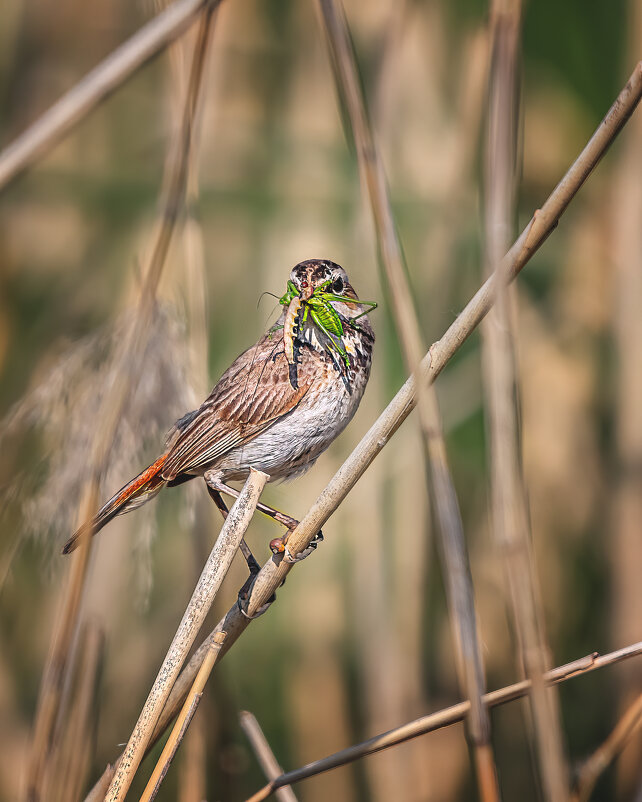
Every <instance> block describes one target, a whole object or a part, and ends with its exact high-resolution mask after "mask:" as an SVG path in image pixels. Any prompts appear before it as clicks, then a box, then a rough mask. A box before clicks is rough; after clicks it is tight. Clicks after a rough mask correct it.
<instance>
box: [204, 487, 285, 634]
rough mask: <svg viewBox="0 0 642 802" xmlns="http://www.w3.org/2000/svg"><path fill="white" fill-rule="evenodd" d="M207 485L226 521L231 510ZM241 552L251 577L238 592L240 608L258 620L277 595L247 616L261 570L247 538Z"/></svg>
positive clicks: (219, 495)
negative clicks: (255, 582)
mask: <svg viewBox="0 0 642 802" xmlns="http://www.w3.org/2000/svg"><path fill="white" fill-rule="evenodd" d="M206 484H207V492H208V493H209V494H210V497H211V498H212V499H213V500H214V503H215V504H216V506H217V507H218V508H219V510H220V513H221V515H222V516H223V520H225V519H226V518H227V516H228V514H229V510H228V509H227V505H226V504H225V502H224V501H223V498H222V497H221V494H220V493H219V491H218V490H216V489H215V488H213V487H211V486H210V483H209V482H208V481H207V480H206ZM240 548H241V552H242V554H243V556H244V557H245V562H246V563H247V567H248V568H249V570H250V575H249V576H248V578H247V579H246V580H245V582H244V583H243V587H242V588H241V589H240V590H239V592H238V601H237V604H238V608H239V610H240V611H241V613H243V615H244V616H246V617H250V618H258V617H259V616H260V615H263V613H264V612H266V610H267V609H268V607H269V606H270V605H271V604H272V602H273V601H274V600H275V599H276V593H273V594H272V597H271V598H270V599H268V600H267V602H266V603H265V604H264V605H263V606H262V607H260V608H259V609H258V610H257V611H256V613H255V614H254V615H253V616H247V613H246V612H245V608H246V607H247V600H248V599H249V597H250V591H251V590H252V585H253V584H254V580H255V579H256V575H257V574H258V572H259V571H260V570H261V568H260V566H259V564H258V562H257V561H256V559H255V557H254V555H253V554H252V551H251V549H250V547H249V546H248V545H247V543H246V541H245V538H242V540H241V547H240Z"/></svg>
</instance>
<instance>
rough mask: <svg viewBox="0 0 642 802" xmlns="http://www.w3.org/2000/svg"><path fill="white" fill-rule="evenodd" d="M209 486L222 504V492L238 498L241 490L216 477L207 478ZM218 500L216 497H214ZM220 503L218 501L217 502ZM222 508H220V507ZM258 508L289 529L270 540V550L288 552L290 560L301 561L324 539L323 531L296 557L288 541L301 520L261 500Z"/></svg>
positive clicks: (276, 552)
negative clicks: (292, 554)
mask: <svg viewBox="0 0 642 802" xmlns="http://www.w3.org/2000/svg"><path fill="white" fill-rule="evenodd" d="M207 487H208V490H209V492H210V495H211V496H212V498H214V495H213V492H212V491H214V492H215V493H216V494H217V495H218V497H219V499H221V504H224V502H223V499H222V498H221V495H220V494H221V493H225V494H227V495H228V496H233V497H234V498H238V496H239V491H238V490H235V489H234V488H233V487H230V486H229V485H226V484H225V483H224V482H221V481H219V480H216V479H209V480H207ZM214 500H215V501H216V499H214ZM216 503H217V504H218V502H216ZM219 509H220V508H219ZM256 509H257V510H258V511H259V512H262V513H263V514H264V515H267V516H268V517H270V518H272V519H273V520H275V521H278V523H280V524H281V525H282V526H285V528H286V529H287V530H288V531H287V533H286V534H285V535H284V536H283V537H275V538H274V539H273V540H271V541H270V550H271V551H272V553H273V554H283V552H285V553H286V558H288V562H300V561H301V560H304V559H305V558H306V557H308V556H309V555H310V554H312V552H313V551H314V550H315V549H316V547H317V546H318V545H319V543H321V542H322V541H323V532H318V533H317V535H316V536H315V538H314V540H313V541H312V542H311V543H310V545H309V546H308V548H307V549H304V550H303V551H302V552H301V553H300V554H297V556H296V557H292V556H291V555H290V554H289V552H288V551H287V546H286V544H287V542H288V537H289V536H290V533H291V532H293V531H294V530H295V529H296V528H297V526H298V525H299V521H297V519H296V518H292V516H291V515H286V513H284V512H281V511H280V510H275V509H274V508H273V507H268V505H267V504H262V503H261V502H259V503H258V504H257V505H256Z"/></svg>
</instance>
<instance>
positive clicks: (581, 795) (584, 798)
mask: <svg viewBox="0 0 642 802" xmlns="http://www.w3.org/2000/svg"><path fill="white" fill-rule="evenodd" d="M640 729H642V694H640V695H639V696H638V697H637V698H636V699H635V701H634V702H633V704H631V705H630V706H629V708H628V709H627V710H626V712H625V713H624V715H623V716H622V717H621V718H620V720H619V721H618V723H617V724H616V725H615V728H614V729H613V731H612V732H611V734H610V735H609V737H608V738H607V739H606V740H605V741H604V743H603V744H602V745H601V746H600V747H599V748H598V749H596V750H595V752H593V754H592V755H591V756H590V757H589V759H588V760H586V761H585V762H584V764H583V765H582V767H581V768H580V770H579V773H578V777H577V782H576V788H575V791H574V792H573V793H572V794H571V796H570V798H569V802H588V800H589V799H590V797H591V794H592V793H593V789H594V788H595V784H596V783H597V781H598V780H599V778H600V775H601V774H602V773H603V772H604V771H605V770H606V769H607V768H608V767H609V766H610V764H611V763H613V761H614V760H615V759H616V758H617V756H618V755H619V754H620V752H621V751H622V750H623V749H624V747H625V746H626V745H627V744H628V743H629V742H630V740H631V739H632V738H633V737H634V736H635V735H636V734H637V733H638V732H639V731H640Z"/></svg>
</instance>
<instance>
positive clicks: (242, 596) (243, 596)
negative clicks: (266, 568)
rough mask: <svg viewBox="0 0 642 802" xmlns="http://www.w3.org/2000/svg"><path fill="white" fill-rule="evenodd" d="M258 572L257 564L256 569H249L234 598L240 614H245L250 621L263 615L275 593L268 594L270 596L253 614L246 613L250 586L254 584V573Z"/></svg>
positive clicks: (274, 598)
mask: <svg viewBox="0 0 642 802" xmlns="http://www.w3.org/2000/svg"><path fill="white" fill-rule="evenodd" d="M258 572H259V567H258V564H257V570H256V571H252V569H250V575H249V576H248V578H247V579H246V580H245V584H244V585H243V587H242V588H241V589H240V590H239V592H238V596H237V599H236V606H237V607H238V608H239V612H240V613H241V615H243V616H245V618H249V619H250V621H252V620H254V619H255V618H258V617H259V616H261V615H263V613H266V612H267V610H268V608H269V607H270V606H271V604H272V602H274V601H276V593H273V594H272V595H271V596H270V598H269V599H268V600H267V601H266V602H265V604H262V605H261V606H260V607H259V609H258V610H257V611H256V612H255V613H254V614H253V615H249V614H248V612H247V605H248V602H249V600H250V595H251V593H252V587H253V586H254V582H255V580H256V575H257V574H258Z"/></svg>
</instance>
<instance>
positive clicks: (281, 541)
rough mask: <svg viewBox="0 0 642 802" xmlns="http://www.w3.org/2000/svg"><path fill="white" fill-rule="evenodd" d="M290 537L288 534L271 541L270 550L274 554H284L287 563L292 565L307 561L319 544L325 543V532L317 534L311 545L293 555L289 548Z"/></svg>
mask: <svg viewBox="0 0 642 802" xmlns="http://www.w3.org/2000/svg"><path fill="white" fill-rule="evenodd" d="M289 536H290V533H289V532H288V534H287V535H285V536H284V537H276V538H274V540H271V541H270V549H271V551H272V554H283V559H284V560H285V562H286V563H290V564H291V565H292V564H294V563H300V562H301V560H305V558H306V557H309V556H310V555H311V554H312V552H313V551H315V550H316V548H317V546H318V545H319V543H322V542H323V532H317V534H316V535H315V536H314V538H313V539H312V540H311V541H310V544H309V545H308V546H307V547H306V548H305V549H303V551H300V552H299V553H298V554H295V555H293V554H292V553H291V551H290V550H289V549H288V546H287V542H288V538H289Z"/></svg>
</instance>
